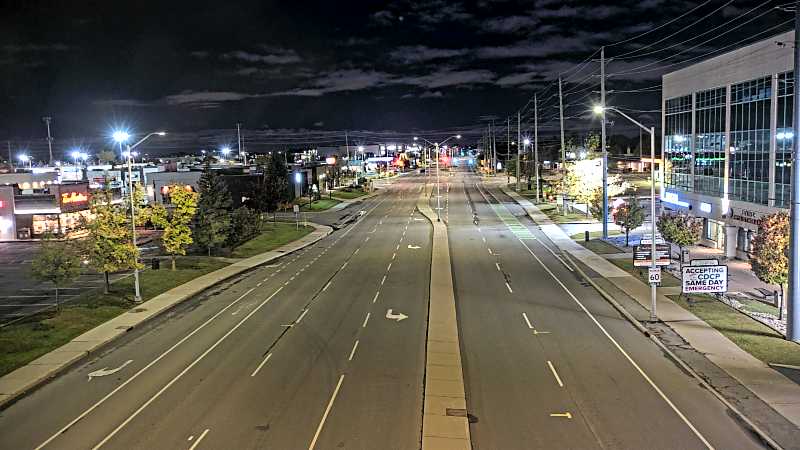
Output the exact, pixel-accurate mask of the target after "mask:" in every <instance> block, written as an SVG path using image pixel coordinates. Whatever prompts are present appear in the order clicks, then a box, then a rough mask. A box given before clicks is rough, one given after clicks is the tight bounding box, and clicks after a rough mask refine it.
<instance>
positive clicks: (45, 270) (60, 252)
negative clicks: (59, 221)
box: [31, 239, 81, 308]
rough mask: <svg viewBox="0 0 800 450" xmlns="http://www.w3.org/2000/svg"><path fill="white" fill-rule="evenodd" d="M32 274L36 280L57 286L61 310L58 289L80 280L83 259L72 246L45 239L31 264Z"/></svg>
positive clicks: (57, 302)
mask: <svg viewBox="0 0 800 450" xmlns="http://www.w3.org/2000/svg"><path fill="white" fill-rule="evenodd" d="M31 272H32V274H33V277H34V278H35V279H37V280H39V281H45V282H50V283H53V284H54V285H55V287H56V308H59V307H60V306H59V301H58V289H59V288H60V287H62V286H64V285H66V284H69V283H71V282H73V281H75V279H77V278H78V276H79V275H80V274H81V259H80V256H79V255H78V252H76V251H75V249H74V248H73V247H72V246H71V245H69V244H66V243H63V242H53V241H50V240H48V239H45V241H44V242H42V248H41V250H39V253H38V254H37V255H36V257H35V258H34V259H33V262H32V263H31Z"/></svg>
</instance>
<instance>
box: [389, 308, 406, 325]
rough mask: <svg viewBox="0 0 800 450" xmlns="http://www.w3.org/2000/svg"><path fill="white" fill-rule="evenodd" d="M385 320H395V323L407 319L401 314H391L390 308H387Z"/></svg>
mask: <svg viewBox="0 0 800 450" xmlns="http://www.w3.org/2000/svg"><path fill="white" fill-rule="evenodd" d="M386 318H387V319H389V320H396V321H398V322H400V321H401V320H405V319H408V316H407V315H405V314H403V313H397V314H394V313H393V312H392V308H389V309H387V310H386Z"/></svg>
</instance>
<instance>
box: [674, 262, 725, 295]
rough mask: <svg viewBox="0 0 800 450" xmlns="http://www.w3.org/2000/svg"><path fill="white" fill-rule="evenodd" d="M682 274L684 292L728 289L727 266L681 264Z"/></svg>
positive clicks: (707, 291)
mask: <svg viewBox="0 0 800 450" xmlns="http://www.w3.org/2000/svg"><path fill="white" fill-rule="evenodd" d="M682 275H683V276H682V283H681V284H682V292H683V293H684V294H691V293H695V292H697V293H713V292H726V291H727V290H728V266H722V265H721V266H683V269H682Z"/></svg>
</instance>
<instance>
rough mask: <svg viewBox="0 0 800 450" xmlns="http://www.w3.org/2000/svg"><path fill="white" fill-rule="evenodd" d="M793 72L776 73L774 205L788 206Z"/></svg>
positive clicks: (791, 140)
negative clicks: (776, 111)
mask: <svg viewBox="0 0 800 450" xmlns="http://www.w3.org/2000/svg"><path fill="white" fill-rule="evenodd" d="M793 97H794V72H784V73H779V74H778V115H777V127H776V129H775V144H776V146H775V206H778V207H783V208H788V207H789V193H790V190H789V189H790V188H789V185H790V183H791V178H792V173H791V172H792V145H793V142H794V137H795V133H794V130H793V127H792V120H793V118H794V115H793V114H792V111H793V110H794V99H793Z"/></svg>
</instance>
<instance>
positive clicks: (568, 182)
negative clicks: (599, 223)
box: [561, 158, 629, 220]
mask: <svg viewBox="0 0 800 450" xmlns="http://www.w3.org/2000/svg"><path fill="white" fill-rule="evenodd" d="M602 164H603V161H602V160H601V159H599V158H597V159H582V160H578V161H575V162H573V163H569V164H567V165H566V173H565V174H564V178H562V180H561V187H562V188H563V190H564V193H565V194H566V195H567V197H570V198H572V199H574V200H575V202H576V203H583V204H586V205H587V211H586V215H587V217H588V216H589V214H590V213H591V202H592V199H593V198H595V199H596V201H597V197H599V199H600V200H602V187H603V166H602ZM607 183H608V196H609V197H614V196H616V195H620V194H622V193H623V192H625V191H626V190H627V189H628V187H629V186H628V183H627V182H624V181H622V178H621V177H620V176H619V175H611V176H609V177H608V179H607ZM598 189H601V191H600V192H601V193H599V194H598V191H597V190H598ZM601 205H602V204H601ZM602 218H603V214H602V206H601V213H600V216H599V219H598V220H602Z"/></svg>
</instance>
